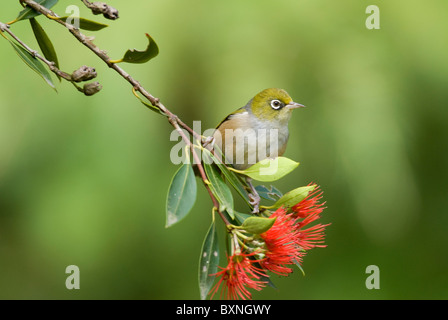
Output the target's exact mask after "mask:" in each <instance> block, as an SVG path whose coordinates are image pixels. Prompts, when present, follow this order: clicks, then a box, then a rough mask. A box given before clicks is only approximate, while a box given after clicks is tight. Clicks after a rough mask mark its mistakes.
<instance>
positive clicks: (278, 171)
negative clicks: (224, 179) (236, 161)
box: [232, 157, 299, 181]
mask: <svg viewBox="0 0 448 320" xmlns="http://www.w3.org/2000/svg"><path fill="white" fill-rule="evenodd" d="M298 165H299V163H298V162H295V161H293V160H291V159H288V158H285V157H277V158H274V159H270V158H268V159H264V160H261V161H260V162H257V163H256V164H254V165H253V166H251V167H249V168H247V169H246V170H235V169H232V170H233V171H235V172H238V173H241V174H244V175H246V176H248V177H250V178H252V179H254V180H257V181H276V180H278V179H280V178H282V177H284V176H285V175H287V174H288V173H290V172H291V171H293V170H294V169H295V168H297V166H298Z"/></svg>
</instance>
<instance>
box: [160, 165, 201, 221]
mask: <svg viewBox="0 0 448 320" xmlns="http://www.w3.org/2000/svg"><path fill="white" fill-rule="evenodd" d="M196 192H197V185H196V179H195V177H194V173H193V168H192V167H191V164H189V163H186V164H183V165H182V166H181V167H180V168H179V169H178V170H177V172H176V173H175V174H174V177H173V180H172V181H171V185H170V187H169V190H168V197H167V201H166V225H165V227H167V228H168V227H170V226H172V225H173V224H175V223H177V222H179V221H180V220H182V219H183V218H185V216H186V215H187V214H188V213H189V212H190V210H191V209H192V208H193V205H194V203H195V201H196Z"/></svg>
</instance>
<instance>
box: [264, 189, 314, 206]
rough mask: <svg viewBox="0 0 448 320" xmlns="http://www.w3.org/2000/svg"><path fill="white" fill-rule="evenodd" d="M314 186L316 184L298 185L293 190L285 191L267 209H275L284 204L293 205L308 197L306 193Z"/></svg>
mask: <svg viewBox="0 0 448 320" xmlns="http://www.w3.org/2000/svg"><path fill="white" fill-rule="evenodd" d="M315 188H316V185H312V186H306V187H300V188H297V189H294V190H291V191H289V192H288V193H285V195H284V196H283V197H281V198H280V199H278V200H277V202H276V203H274V204H273V205H272V206H271V207H267V208H268V209H275V208H280V207H281V206H284V207H286V208H290V207H292V206H295V205H296V204H298V203H299V202H300V201H302V200H303V199H305V198H306V197H308V194H309V193H310V192H311V191H313V190H314V189H315Z"/></svg>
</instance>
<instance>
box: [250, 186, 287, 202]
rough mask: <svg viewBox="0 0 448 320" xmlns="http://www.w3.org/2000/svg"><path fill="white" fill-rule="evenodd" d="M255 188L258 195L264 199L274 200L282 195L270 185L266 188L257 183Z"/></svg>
mask: <svg viewBox="0 0 448 320" xmlns="http://www.w3.org/2000/svg"><path fill="white" fill-rule="evenodd" d="M255 190H256V191H257V193H258V195H259V196H260V197H262V198H263V199H266V200H273V201H276V200H278V199H279V198H281V197H282V196H283V194H282V193H281V192H280V191H279V190H278V189H277V188H276V187H274V186H271V188H270V189H268V188H267V187H266V186H264V185H258V186H256V187H255Z"/></svg>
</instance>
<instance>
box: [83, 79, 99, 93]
mask: <svg viewBox="0 0 448 320" xmlns="http://www.w3.org/2000/svg"><path fill="white" fill-rule="evenodd" d="M102 88H103V86H102V85H101V84H100V83H99V82H97V81H95V82H90V83H86V84H85V85H84V87H83V92H84V94H85V95H86V96H93V95H94V94H95V93H98V92H100V90H101V89H102Z"/></svg>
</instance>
